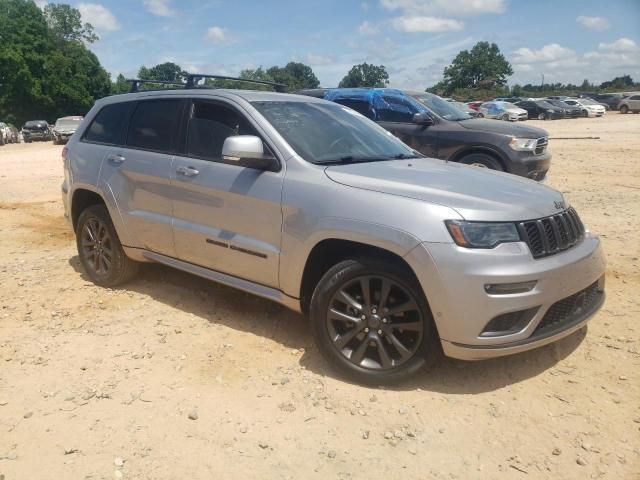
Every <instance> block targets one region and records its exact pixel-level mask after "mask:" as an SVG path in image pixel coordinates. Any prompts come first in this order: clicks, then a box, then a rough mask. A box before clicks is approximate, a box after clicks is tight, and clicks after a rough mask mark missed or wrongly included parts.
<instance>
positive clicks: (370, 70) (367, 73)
mask: <svg viewBox="0 0 640 480" xmlns="http://www.w3.org/2000/svg"><path fill="white" fill-rule="evenodd" d="M388 84H389V74H388V73H387V69H386V68H385V66H384V65H373V64H369V63H366V62H365V63H361V64H360V65H354V66H353V67H351V70H349V73H347V74H346V75H345V76H344V78H343V79H342V80H340V84H339V85H338V86H339V87H340V88H349V87H384V86H386V85H388Z"/></svg>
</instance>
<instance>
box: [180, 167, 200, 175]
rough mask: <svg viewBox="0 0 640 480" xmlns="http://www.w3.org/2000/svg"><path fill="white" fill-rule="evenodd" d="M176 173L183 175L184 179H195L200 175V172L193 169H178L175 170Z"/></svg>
mask: <svg viewBox="0 0 640 480" xmlns="http://www.w3.org/2000/svg"><path fill="white" fill-rule="evenodd" d="M176 173H179V174H180V175H184V176H185V177H195V176H196V175H198V174H199V173H200V171H199V170H196V169H195V168H193V167H178V168H177V169H176Z"/></svg>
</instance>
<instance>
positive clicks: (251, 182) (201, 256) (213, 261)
mask: <svg viewBox="0 0 640 480" xmlns="http://www.w3.org/2000/svg"><path fill="white" fill-rule="evenodd" d="M187 117H188V118H187V122H186V129H185V130H186V134H185V139H184V151H183V153H182V154H181V155H179V156H176V157H175V159H174V163H173V168H172V170H171V177H172V178H171V181H172V187H173V231H174V239H175V240H174V241H175V247H176V254H177V257H178V258H179V259H181V260H184V261H187V262H190V263H194V264H196V265H201V266H203V267H207V268H210V269H212V270H216V271H219V272H223V273H228V274H231V275H234V276H236V277H240V278H243V279H246V280H250V281H253V282H256V283H260V284H262V285H267V286H270V287H278V263H279V258H280V239H281V231H282V209H281V196H282V182H283V179H284V173H285V170H284V168H285V166H284V164H283V162H280V166H281V168H280V170H279V171H277V172H270V171H262V170H256V169H251V168H246V167H242V166H239V165H228V164H226V163H223V162H222V146H223V143H224V140H225V139H226V138H227V137H229V136H231V135H257V136H259V137H261V138H263V142H264V144H265V151H266V150H267V149H269V146H268V144H267V142H265V140H264V138H265V137H264V136H263V135H262V134H261V131H260V129H259V126H258V125H257V124H255V123H254V122H253V121H252V120H251V119H250V118H249V117H248V116H246V114H245V113H244V111H243V110H242V108H241V107H239V106H237V105H235V104H232V103H231V102H229V101H227V100H225V99H218V100H210V99H202V100H201V99H195V100H193V102H192V103H191V105H190V106H189V114H188V116H187Z"/></svg>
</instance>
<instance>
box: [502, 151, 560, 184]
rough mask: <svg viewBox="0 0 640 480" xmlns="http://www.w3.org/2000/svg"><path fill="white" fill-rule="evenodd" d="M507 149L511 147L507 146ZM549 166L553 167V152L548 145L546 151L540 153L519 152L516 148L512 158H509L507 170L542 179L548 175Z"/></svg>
mask: <svg viewBox="0 0 640 480" xmlns="http://www.w3.org/2000/svg"><path fill="white" fill-rule="evenodd" d="M507 149H509V147H507ZM507 151H508V150H507ZM549 167H551V152H550V151H549V150H548V147H547V149H545V151H544V153H541V154H540V155H535V154H533V153H532V152H517V151H515V150H514V151H513V153H512V154H511V158H509V164H508V165H507V170H508V172H509V173H512V174H514V175H520V176H521V177H525V178H529V179H531V180H537V181H541V180H544V178H545V177H546V175H547V171H548V170H549Z"/></svg>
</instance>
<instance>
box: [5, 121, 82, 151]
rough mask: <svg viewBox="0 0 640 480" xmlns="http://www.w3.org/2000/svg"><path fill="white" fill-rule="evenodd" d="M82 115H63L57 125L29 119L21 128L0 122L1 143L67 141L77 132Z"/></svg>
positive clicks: (57, 143) (59, 142) (57, 142)
mask: <svg viewBox="0 0 640 480" xmlns="http://www.w3.org/2000/svg"><path fill="white" fill-rule="evenodd" d="M83 118H84V117H82V116H70V117H61V118H59V119H58V120H56V123H55V125H50V124H49V123H48V122H47V121H46V120H29V121H27V122H25V124H24V125H23V126H22V129H21V130H18V129H17V128H16V127H14V126H13V125H12V124H10V123H5V122H0V145H5V144H7V143H19V142H23V141H24V142H25V143H31V142H48V141H50V140H53V143H54V144H56V145H60V144H63V143H67V141H68V140H69V138H71V135H73V134H74V133H75V131H76V130H77V128H78V127H79V126H80V123H81V122H82V119H83Z"/></svg>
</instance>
